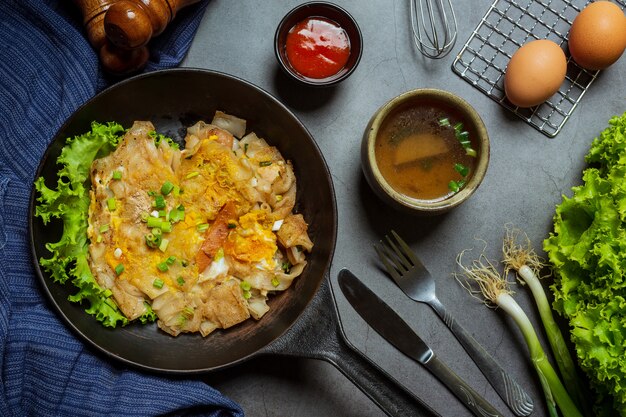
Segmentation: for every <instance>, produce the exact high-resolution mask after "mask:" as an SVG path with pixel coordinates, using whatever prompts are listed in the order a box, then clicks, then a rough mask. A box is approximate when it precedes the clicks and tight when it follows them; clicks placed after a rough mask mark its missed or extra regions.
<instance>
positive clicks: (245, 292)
mask: <svg viewBox="0 0 626 417" xmlns="http://www.w3.org/2000/svg"><path fill="white" fill-rule="evenodd" d="M250 297H252V293H250V291H244V292H243V298H245V299H246V300H247V299H248V298H250Z"/></svg>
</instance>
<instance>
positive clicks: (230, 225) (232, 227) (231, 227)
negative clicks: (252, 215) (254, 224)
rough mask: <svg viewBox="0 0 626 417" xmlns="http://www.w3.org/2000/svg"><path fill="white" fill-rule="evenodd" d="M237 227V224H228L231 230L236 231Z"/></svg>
mask: <svg viewBox="0 0 626 417" xmlns="http://www.w3.org/2000/svg"><path fill="white" fill-rule="evenodd" d="M235 227H237V225H236V224H235V223H228V228H229V229H234V228H235Z"/></svg>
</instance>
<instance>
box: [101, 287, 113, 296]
mask: <svg viewBox="0 0 626 417" xmlns="http://www.w3.org/2000/svg"><path fill="white" fill-rule="evenodd" d="M102 295H103V296H105V297H110V296H111V295H113V293H112V292H111V290H110V289H108V288H107V289H106V290H104V292H103V293H102Z"/></svg>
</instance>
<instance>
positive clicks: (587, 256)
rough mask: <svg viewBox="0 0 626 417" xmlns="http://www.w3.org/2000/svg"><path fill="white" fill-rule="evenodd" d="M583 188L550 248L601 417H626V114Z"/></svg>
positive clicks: (562, 309)
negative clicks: (596, 396)
mask: <svg viewBox="0 0 626 417" xmlns="http://www.w3.org/2000/svg"><path fill="white" fill-rule="evenodd" d="M586 161H587V162H588V163H589V167H588V168H587V169H585V170H584V172H583V175H582V178H583V184H582V185H580V186H577V187H574V188H572V192H573V195H572V197H566V196H564V197H563V201H562V202H561V204H560V205H558V206H557V207H556V214H555V216H554V231H553V232H552V233H551V234H550V236H549V237H548V238H547V239H546V240H545V241H544V250H545V251H546V252H547V254H548V257H549V260H550V262H551V264H552V266H553V268H554V271H555V281H554V284H553V285H552V287H551V289H552V291H553V293H554V300H555V301H554V306H553V307H554V308H555V310H556V311H558V312H559V313H560V314H561V315H563V316H564V317H565V318H567V319H568V320H569V324H570V331H571V339H572V342H573V343H574V345H575V348H576V353H577V356H578V361H579V363H580V365H581V367H582V369H583V370H584V371H585V372H586V374H587V376H588V377H589V379H590V381H591V384H592V386H593V388H594V389H595V391H596V392H597V393H598V395H599V399H600V400H599V401H598V407H597V412H598V414H599V415H607V416H609V415H610V416H615V415H616V413H618V415H620V416H622V417H626V113H624V114H623V115H622V116H615V117H613V118H612V119H611V120H610V121H609V127H608V128H607V129H606V130H604V131H603V132H602V133H601V134H600V136H599V137H597V138H595V139H594V140H593V142H592V145H591V148H590V150H589V153H588V154H587V156H586Z"/></svg>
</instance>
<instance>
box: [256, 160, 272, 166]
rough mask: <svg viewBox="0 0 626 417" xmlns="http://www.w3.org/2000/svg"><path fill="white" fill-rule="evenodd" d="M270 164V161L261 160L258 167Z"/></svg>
mask: <svg viewBox="0 0 626 417" xmlns="http://www.w3.org/2000/svg"><path fill="white" fill-rule="evenodd" d="M270 165H272V161H261V162H259V166H260V167H268V166H270Z"/></svg>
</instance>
